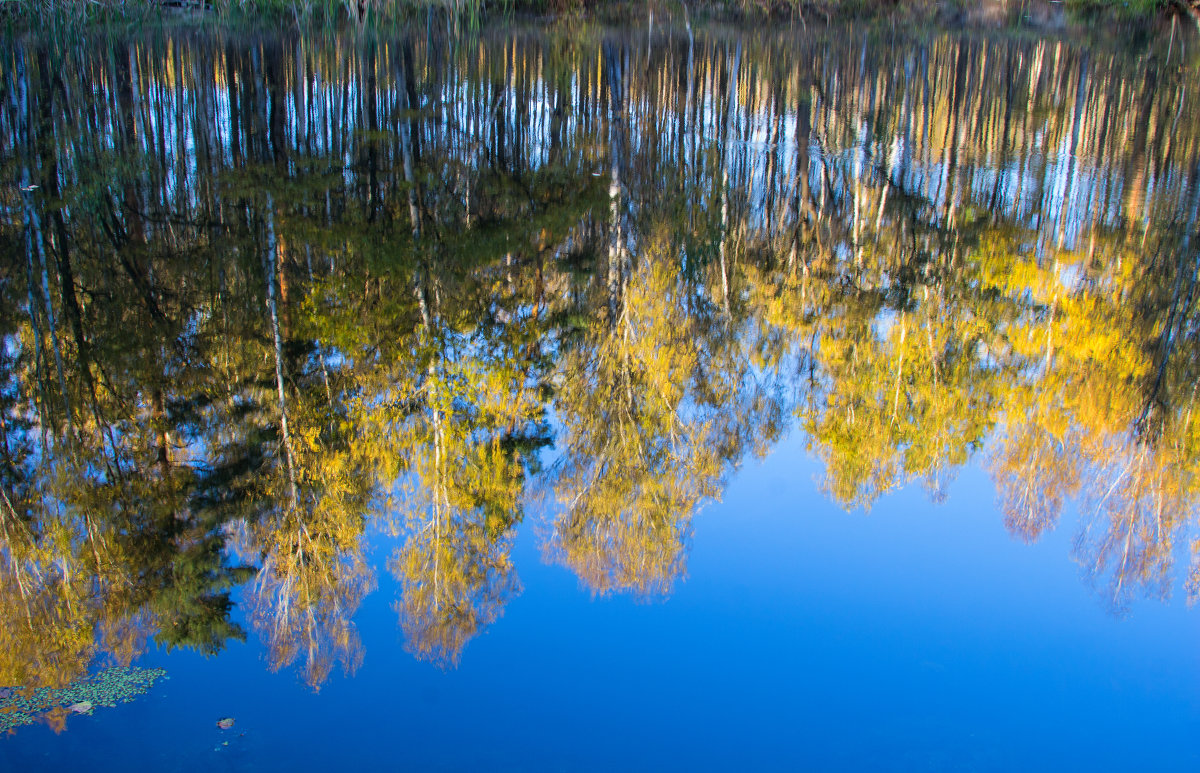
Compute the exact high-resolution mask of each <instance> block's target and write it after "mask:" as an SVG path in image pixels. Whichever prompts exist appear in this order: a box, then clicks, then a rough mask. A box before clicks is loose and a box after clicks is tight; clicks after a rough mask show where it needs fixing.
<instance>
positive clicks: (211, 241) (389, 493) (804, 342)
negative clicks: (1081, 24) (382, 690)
mask: <svg viewBox="0 0 1200 773" xmlns="http://www.w3.org/2000/svg"><path fill="white" fill-rule="evenodd" d="M0 77H2V82H0V89H2V90H3V96H4V100H3V105H2V106H0V136H2V137H3V142H4V143H5V145H6V146H7V147H9V148H12V149H14V152H13V153H9V154H5V156H4V160H3V164H4V166H5V169H4V173H5V179H6V180H8V181H11V182H9V183H8V184H6V185H5V186H4V187H3V188H2V189H0V197H2V199H3V212H4V216H3V220H2V222H0V249H2V250H3V256H4V257H3V263H2V264H0V268H2V271H3V273H2V275H0V294H2V296H3V302H2V303H0V327H2V334H3V336H4V340H5V346H4V347H3V348H2V349H0V360H2V368H0V375H2V379H0V441H2V448H0V453H2V458H0V492H2V493H3V499H2V500H0V545H2V548H0V558H3V564H2V567H0V573H2V574H3V582H0V611H2V613H3V615H4V619H5V620H6V621H7V622H6V624H5V625H4V626H3V627H0V652H2V653H3V654H2V655H0V683H44V684H60V685H61V684H65V683H67V682H69V681H70V680H71V679H72V678H73V677H75V676H76V675H78V674H79V673H80V672H82V671H83V669H85V668H86V666H87V664H88V663H89V662H90V661H91V659H92V658H93V657H94V656H95V655H96V654H98V653H100V652H104V653H108V654H110V655H112V656H113V657H115V658H116V659H117V660H119V661H124V662H128V661H129V660H130V659H132V658H133V657H134V656H136V655H137V654H138V652H140V651H141V649H142V648H143V647H144V644H145V640H146V638H147V637H148V636H154V637H155V638H156V639H157V640H158V641H159V642H160V643H162V644H164V645H166V646H168V647H174V646H186V647H195V648H198V649H200V650H202V651H204V652H209V653H212V652H217V651H219V650H220V649H221V648H222V647H223V645H224V643H225V642H226V641H227V640H228V639H230V638H238V637H242V636H244V633H243V631H242V630H241V629H240V628H239V627H238V625H237V624H236V623H235V622H233V621H232V619H231V609H232V601H231V597H230V594H231V591H232V590H233V589H234V588H235V587H238V586H242V587H244V589H245V590H244V592H245V594H246V597H247V605H248V608H249V611H250V613H249V615H248V616H247V618H248V620H249V622H250V624H251V625H252V626H253V627H254V628H255V630H256V631H257V632H258V633H259V635H261V636H262V637H263V638H264V640H265V641H266V642H267V644H268V646H269V649H270V652H271V661H272V664H273V665H274V666H276V667H280V666H284V665H287V664H290V663H293V662H299V663H300V664H301V665H302V667H303V669H304V672H305V675H306V678H307V679H308V680H309V681H310V682H311V683H313V684H314V685H318V684H320V683H321V682H322V680H323V679H324V678H325V676H326V675H327V674H328V673H329V672H330V670H331V669H332V668H333V667H334V666H336V665H340V666H341V667H342V668H345V669H347V670H351V669H353V668H354V667H355V666H356V665H357V663H358V660H359V659H360V657H361V646H360V644H359V642H358V638H357V635H356V633H355V631H354V626H353V624H352V617H353V614H354V612H355V610H356V608H357V607H358V605H359V603H360V602H361V600H362V599H363V597H364V596H365V594H366V593H368V592H369V591H370V590H371V589H372V588H373V587H374V584H375V576H374V572H373V570H372V568H371V566H370V565H369V563H368V562H367V560H366V558H365V556H364V544H363V543H364V536H365V534H366V533H367V528H368V525H369V524H372V523H375V524H380V525H383V526H385V527H386V528H387V529H390V530H391V531H393V532H394V533H395V534H396V535H397V536H398V537H399V547H397V548H396V550H395V552H394V554H393V555H392V558H391V561H390V562H389V570H390V571H391V572H392V573H393V574H394V575H395V576H396V578H397V579H398V581H399V586H400V589H401V591H400V598H398V599H397V602H396V608H397V610H398V613H399V615H400V621H401V626H402V629H403V631H404V634H405V638H406V640H407V642H408V647H409V649H410V650H411V651H412V652H414V653H415V654H417V655H418V656H420V657H424V658H429V659H432V660H435V661H437V662H441V663H453V662H455V661H456V660H457V658H458V656H459V653H460V652H461V650H462V647H463V646H464V644H465V643H466V641H467V640H468V639H469V638H470V637H471V636H473V635H475V634H477V633H479V632H480V631H481V630H483V629H484V628H485V627H486V626H487V625H489V624H490V623H491V622H493V621H494V620H495V619H496V618H497V617H498V616H499V615H500V614H501V613H502V611H503V607H504V605H505V603H506V601H507V600H508V599H509V598H511V597H512V596H513V594H515V593H516V592H518V591H519V588H520V583H519V580H518V578H517V576H516V572H515V569H514V567H513V565H512V561H511V558H510V549H511V544H512V539H513V535H514V529H515V527H516V525H517V524H518V523H519V522H520V521H521V520H522V518H523V503H524V502H525V501H526V496H527V494H528V493H530V492H531V490H533V489H544V490H545V491H547V492H550V493H551V494H552V500H553V501H554V502H555V503H556V504H555V505H554V507H555V510H554V512H553V514H552V516H551V518H550V522H549V524H548V526H547V529H546V532H545V549H546V552H547V555H548V556H549V557H550V558H551V559H552V560H555V561H559V562H561V563H562V564H564V565H565V566H567V567H569V568H570V569H571V570H572V571H574V572H576V573H577V574H578V576H579V577H580V579H581V581H582V582H583V583H585V584H586V585H587V586H588V587H590V588H591V589H592V590H594V591H595V592H598V593H606V592H610V591H631V592H634V593H638V594H651V595H652V594H661V593H667V592H669V590H670V588H671V587H672V585H673V583H674V582H675V581H676V580H677V579H678V578H679V577H680V576H681V574H682V572H683V570H684V564H685V558H686V552H687V535H688V533H689V529H690V522H691V517H692V515H693V513H694V512H695V510H696V508H697V507H698V506H699V505H700V504H701V503H702V502H703V501H704V500H706V499H709V498H713V497H716V496H719V495H720V493H721V489H722V481H723V480H724V479H725V476H726V475H727V474H728V472H729V470H730V469H731V468H732V467H733V466H735V465H737V464H738V463H739V462H740V460H741V459H742V458H744V457H745V455H747V454H762V453H765V452H766V451H767V450H768V449H769V448H770V446H771V445H772V443H773V442H774V441H775V440H776V439H777V438H778V437H780V435H781V434H782V433H784V432H785V431H787V429H788V427H789V425H791V424H792V423H794V424H795V425H796V426H798V427H800V428H801V429H803V431H804V432H805V433H806V437H807V438H808V441H809V443H810V446H811V448H812V450H813V451H814V452H815V453H816V454H817V455H818V456H819V457H820V458H821V459H822V460H823V461H824V463H825V478H824V485H825V488H826V490H827V491H828V493H829V494H830V496H832V497H834V498H836V499H837V500H838V501H840V502H842V503H844V504H845V505H846V506H847V507H869V506H870V504H871V503H872V502H873V501H875V499H877V498H878V497H879V496H881V495H882V494H884V493H885V492H887V491H889V490H892V489H894V488H896V487H898V486H900V485H904V484H905V483H907V482H910V481H913V480H919V481H921V482H922V484H923V485H924V486H926V487H927V488H928V489H929V491H930V492H931V493H932V494H933V495H934V496H940V495H941V492H942V491H943V490H944V488H945V486H946V484H947V481H948V479H949V478H951V477H952V476H953V474H954V472H955V470H956V469H957V468H958V467H960V466H961V465H962V464H964V463H965V462H966V461H967V460H968V459H970V458H971V457H972V455H979V454H983V455H985V456H986V460H987V464H988V465H989V468H990V469H991V471H992V473H993V476H994V479H995V482H996V486H997V492H998V497H999V501H1000V504H1001V509H1002V512H1003V516H1004V518H1005V522H1006V525H1007V526H1008V528H1009V529H1010V530H1011V531H1012V532H1013V533H1014V534H1015V535H1017V536H1019V537H1021V538H1022V539H1026V540H1033V539H1036V538H1037V536H1038V535H1039V534H1040V533H1042V532H1043V531H1044V530H1046V529H1048V528H1052V527H1053V525H1054V524H1055V523H1056V521H1057V519H1058V518H1059V515H1060V513H1061V512H1062V510H1063V508H1064V507H1065V506H1066V504H1067V503H1068V502H1071V501H1075V502H1077V503H1078V506H1079V507H1080V509H1081V511H1082V512H1083V514H1084V518H1083V522H1084V526H1083V529H1082V530H1081V533H1080V535H1079V538H1078V540H1077V543H1076V545H1077V547H1076V550H1077V558H1078V559H1079V561H1080V562H1081V563H1082V564H1083V566H1084V567H1085V570H1086V573H1087V575H1088V577H1089V578H1091V579H1092V580H1093V581H1095V582H1096V583H1097V584H1098V585H1099V586H1101V587H1103V588H1104V589H1105V594H1106V596H1107V597H1108V598H1109V599H1111V601H1112V603H1113V604H1114V605H1115V606H1118V607H1120V606H1122V605H1124V604H1125V603H1126V602H1127V601H1128V600H1129V599H1130V598H1131V597H1132V596H1133V595H1134V594H1136V593H1139V592H1153V593H1163V592H1166V591H1167V590H1169V588H1170V584H1171V579H1170V578H1171V577H1172V576H1173V568H1172V566H1171V564H1172V558H1173V556H1174V555H1175V548H1176V542H1177V541H1186V540H1188V539H1189V533H1190V525H1191V523H1192V521H1193V520H1194V514H1195V508H1196V500H1197V495H1198V493H1200V492H1198V491H1197V487H1198V479H1197V464H1198V462H1197V460H1198V459H1200V448H1198V447H1197V443H1198V442H1200V436H1198V434H1197V430H1196V429H1195V427H1194V425H1193V423H1192V409H1193V407H1194V405H1195V398H1196V384H1197V383H1200V373H1197V372H1196V370H1197V364H1196V363H1197V362H1200V357H1198V356H1197V355H1198V352H1197V341H1198V338H1197V325H1196V319H1197V316H1196V309H1197V303H1198V299H1197V297H1196V280H1197V270H1198V266H1200V261H1198V259H1197V244H1196V242H1195V239H1196V228H1197V214H1198V209H1200V186H1198V185H1197V178H1198V177H1200V147H1197V142H1198V141H1200V137H1198V136H1197V134H1196V127H1197V126H1200V122H1197V121H1196V120H1195V115H1194V113H1195V110H1194V108H1193V107H1192V105H1194V104H1195V103H1196V100H1197V98H1198V97H1200V94H1197V91H1198V90H1200V89H1198V88H1197V82H1196V81H1195V80H1194V79H1191V78H1187V77H1185V76H1184V75H1181V74H1180V73H1179V72H1177V71H1173V70H1172V71H1168V70H1163V69H1160V68H1159V66H1158V65H1157V63H1156V60H1155V59H1154V57H1153V56H1151V55H1146V56H1143V57H1141V58H1138V59H1133V58H1130V57H1125V56H1118V55H1116V54H1103V55H1101V54H1096V53H1093V54H1091V55H1086V54H1083V53H1081V52H1080V51H1077V50H1075V49H1073V48H1071V47H1070V46H1066V45H1063V44H1058V43H1046V42H1036V41H1000V42H992V41H988V42H984V41H974V40H958V39H951V38H936V39H934V40H932V41H929V42H925V43H919V44H916V45H908V46H903V47H895V46H876V45H871V43H870V41H869V40H864V39H856V40H855V41H848V40H846V39H845V38H843V37H837V38H832V37H831V38H829V39H823V38H821V37H805V38H804V39H803V40H797V39H793V38H791V37H788V36H786V35H781V36H776V37H772V36H765V37H763V38H761V39H755V40H753V41H751V40H748V39H738V38H729V37H726V36H724V35H722V34H720V33H719V32H713V33H711V34H699V35H696V36H693V35H692V34H691V33H688V34H686V35H684V34H682V33H681V34H677V35H671V36H666V35H655V36H651V37H650V38H649V39H648V40H647V39H644V38H642V37H640V36H639V37H638V39H637V41H636V42H634V41H631V40H626V39H623V38H621V37H617V36H613V35H610V34H608V33H606V32H605V31H603V30H601V29H597V28H583V29H575V30H572V34H571V35H564V34H560V33H557V32H554V31H526V32H519V33H518V34H515V35H512V36H503V37H501V36H497V37H496V38H494V39H493V38H488V37H485V38H483V39H482V40H478V41H472V42H470V43H468V42H465V41H455V40H450V39H443V38H439V37H426V36H424V34H422V35H421V36H418V37H413V38H403V39H400V40H393V41H383V40H380V41H371V40H356V41H349V40H340V41H333V40H330V41H321V40H320V39H319V38H305V39H298V38H288V37H271V38H241V37H237V38H228V39H225V38H220V37H213V36H211V35H210V34H209V33H205V34H204V35H189V34H176V35H173V36H162V37H154V36H151V37H149V38H147V39H145V40H143V41H140V42H136V43H132V42H128V41H124V40H117V39H108V38H96V39H93V40H90V41H87V44H86V45H85V44H84V43H83V42H76V43H74V44H71V45H66V46H61V47H52V46H49V45H38V44H34V43H22V44H16V45H13V46H11V47H10V48H9V49H8V50H7V51H6V53H5V66H4V68H3V76H0ZM85 92H86V94H87V95H88V96H87V97H84V96H83V94H84V93H85ZM551 444H553V445H555V446H557V449H556V453H555V454H554V455H553V459H554V461H553V464H552V465H550V466H548V467H547V468H545V469H543V467H542V466H541V462H540V461H539V460H540V459H541V458H542V457H541V455H540V453H539V449H542V448H543V447H546V446H548V445H551ZM1198 547H1200V545H1198ZM234 557H236V558H237V560H234ZM242 562H244V563H242ZM1193 575H1194V576H1195V577H1200V569H1194V570H1193ZM1197 584H1200V582H1198V583H1197Z"/></svg>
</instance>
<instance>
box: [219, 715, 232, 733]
mask: <svg viewBox="0 0 1200 773" xmlns="http://www.w3.org/2000/svg"><path fill="white" fill-rule="evenodd" d="M217 727H219V728H221V729H222V730H228V729H229V728H231V727H233V717H224V718H222V719H218V720H217Z"/></svg>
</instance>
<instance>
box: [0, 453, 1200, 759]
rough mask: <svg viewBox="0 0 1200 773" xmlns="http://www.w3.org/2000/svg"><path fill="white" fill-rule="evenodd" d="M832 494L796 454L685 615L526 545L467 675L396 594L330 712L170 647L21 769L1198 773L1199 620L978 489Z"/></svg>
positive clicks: (738, 507) (388, 596)
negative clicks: (405, 637)
mask: <svg viewBox="0 0 1200 773" xmlns="http://www.w3.org/2000/svg"><path fill="white" fill-rule="evenodd" d="M819 474H820V470H819V467H818V465H817V464H816V463H814V461H813V460H812V459H810V458H809V457H808V456H807V455H806V453H805V450H804V444H803V442H802V439H801V438H797V437H792V438H789V439H787V440H785V441H784V442H782V443H781V444H780V445H779V446H778V447H777V448H776V449H775V450H774V451H773V452H772V453H771V454H770V455H769V456H768V457H767V458H766V459H765V460H763V461H761V462H758V461H750V462H748V463H746V464H745V465H744V466H743V467H742V468H741V469H740V470H739V471H738V472H737V474H736V475H735V476H734V477H733V478H732V480H731V482H730V484H729V487H728V489H727V491H726V494H725V496H724V499H723V501H721V502H719V503H715V504H711V505H709V506H707V507H706V508H704V509H703V510H702V511H701V513H700V514H699V515H698V516H697V518H696V520H695V532H694V539H693V543H692V546H691V551H690V554H689V558H688V564H687V574H688V576H687V578H686V581H683V582H680V583H679V584H678V585H677V588H676V590H675V592H674V593H673V594H672V595H671V597H670V598H669V599H666V600H660V601H656V602H653V603H646V602H639V601H636V600H632V599H630V598H628V597H622V596H617V597H609V598H599V599H597V598H593V597H592V595H591V594H590V593H589V592H588V591H587V590H585V589H583V588H581V587H580V586H579V583H578V581H577V580H576V579H575V577H574V576H573V575H572V574H570V573H569V572H568V571H567V570H565V569H563V568H561V567H558V566H552V565H546V564H545V563H543V562H542V561H541V560H540V559H541V556H540V552H539V548H538V544H537V540H536V538H535V535H534V529H533V528H532V526H533V524H530V523H527V524H526V525H525V526H524V527H523V528H522V529H521V531H520V536H519V538H518V540H517V543H516V547H515V550H514V560H515V562H516V564H517V567H518V571H519V573H520V577H521V581H522V583H523V585H524V591H523V592H522V593H521V594H520V596H519V597H518V598H516V599H514V600H513V601H512V602H510V603H509V605H508V606H507V608H506V610H505V613H504V615H503V617H502V618H501V619H500V620H498V621H497V622H496V623H495V624H494V625H492V626H491V627H490V628H489V629H488V630H487V631H486V632H485V633H483V634H482V635H480V636H479V637H478V638H476V639H475V640H473V641H471V642H470V643H469V644H468V645H467V648H466V651H465V653H464V654H463V657H462V660H461V663H460V665H459V666H458V668H456V669H450V670H443V669H439V668H437V667H435V666H433V665H430V664H428V663H424V662H421V661H418V660H416V659H414V658H412V657H411V656H410V655H408V654H407V653H406V652H404V651H403V649H402V642H401V641H400V636H399V632H398V628H397V624H396V614H395V612H394V611H393V610H392V608H391V604H392V602H393V600H394V598H395V590H394V587H393V586H392V581H391V580H390V577H389V575H387V574H385V573H384V574H381V577H380V587H379V589H378V590H377V591H376V592H375V593H373V594H372V595H370V596H368V598H367V600H366V601H365V602H364V603H363V605H362V608H361V609H360V611H359V613H358V615H357V616H356V618H355V619H356V621H357V624H358V628H359V630H360V632H361V635H362V638H363V643H364V646H365V650H366V655H365V659H364V662H363V664H362V666H361V668H360V669H359V671H358V672H357V673H356V674H355V675H354V676H353V677H345V676H343V675H341V674H340V673H337V672H335V674H334V675H333V676H332V677H331V678H330V679H329V681H328V682H327V683H326V684H325V685H324V686H323V687H322V688H321V689H320V691H319V692H315V693H314V692H313V691H312V690H310V689H309V688H308V687H307V686H306V685H305V684H304V683H303V681H302V680H301V679H299V677H298V676H297V675H296V673H295V672H293V671H291V670H287V669H285V670H283V671H281V672H278V673H270V672H269V671H268V670H267V668H266V664H265V662H264V654H263V652H262V651H261V649H260V647H259V646H258V645H257V644H256V643H255V639H254V637H253V636H252V637H251V639H250V641H249V643H247V644H236V643H235V644H233V645H231V646H230V647H229V650H228V651H227V652H225V653H224V654H223V655H221V656H220V657H219V658H215V659H205V658H203V657H200V656H197V655H195V654H192V653H188V652H178V653H175V654H172V655H164V654H163V653H161V652H152V653H150V654H148V655H147V656H146V657H145V658H144V660H143V661H142V664H144V665H161V666H163V667H165V668H166V669H167V670H168V672H169V675H170V678H169V680H167V681H162V682H160V683H159V684H158V685H156V686H155V687H154V688H153V690H152V691H151V692H150V694H149V695H147V696H145V697H143V698H142V699H140V700H138V701H135V702H133V703H129V704H124V705H121V706H119V707H117V708H115V709H108V710H103V711H97V713H96V714H95V715H94V716H89V717H78V718H73V719H72V720H71V721H70V725H69V729H68V731H67V732H64V733H62V734H61V735H57V736H55V735H53V734H52V733H51V732H50V731H49V730H48V729H46V728H44V727H42V726H34V727H29V728H26V729H23V730H22V731H21V732H20V733H19V734H17V735H16V736H14V737H12V738H9V739H7V740H6V741H4V742H3V743H0V766H2V767H3V769H4V770H13V771H18V770H22V771H23V770H68V769H78V766H80V765H84V766H86V768H87V769H89V770H94V771H110V770H111V771H127V770H131V769H143V770H185V771H193V770H195V771H201V770H213V771H225V770H229V771H252V770H261V771H271V770H289V769H300V770H323V769H324V770H328V769H347V770H356V769H363V770H368V769H370V770H434V771H438V770H446V771H452V770H613V769H626V770H697V769H725V770H729V769H746V770H750V769H756V770H796V769H832V768H841V769H859V770H869V769H889V770H1012V769H1029V770H1082V769H1093V770H1117V769H1141V770H1194V769H1196V766H1197V764H1198V763H1200V750H1198V749H1197V745H1196V738H1197V735H1196V731H1197V730H1198V729H1200V657H1198V656H1197V647H1196V645H1197V642H1200V618H1197V616H1196V615H1195V614H1192V613H1190V612H1189V610H1188V608H1187V606H1186V604H1185V603H1184V599H1183V598H1174V599H1172V600H1170V601H1169V602H1167V603H1161V602H1157V601H1155V602H1144V603H1138V604H1136V605H1134V608H1133V609H1132V610H1131V612H1130V613H1129V614H1128V615H1127V616H1126V617H1124V618H1123V619H1121V618H1117V617H1114V616H1113V615H1112V614H1110V613H1109V612H1108V611H1107V609H1106V607H1105V606H1104V604H1103V603H1102V602H1101V601H1100V600H1099V599H1098V598H1097V596H1096V594H1095V593H1094V592H1092V591H1090V590H1089V588H1088V586H1087V585H1086V583H1084V582H1081V578H1080V569H1079V567H1078V566H1077V564H1076V563H1075V562H1073V561H1072V560H1070V558H1069V553H1070V544H1071V539H1072V526H1073V524H1071V523H1070V522H1065V523H1062V524H1060V525H1059V527H1058V528H1057V529H1056V530H1055V531H1054V532H1052V533H1050V534H1047V535H1045V536H1044V537H1043V538H1042V539H1041V540H1040V541H1039V542H1038V543H1036V544H1034V545H1025V544H1023V543H1021V542H1019V541H1016V540H1014V539H1012V538H1010V537H1009V536H1008V534H1007V533H1006V532H1005V531H1004V528H1003V526H1002V523H1001V519H1000V516H999V514H998V513H997V512H996V511H995V509H994V507H993V506H992V504H991V500H992V486H991V483H990V481H989V480H988V479H987V477H986V475H984V474H983V473H981V472H980V471H979V470H977V469H975V468H974V467H968V468H966V469H964V470H962V472H961V474H960V475H959V476H958V478H957V480H955V481H954V482H953V483H952V484H951V485H950V486H949V488H948V498H947V500H946V502H944V503H943V504H940V505H937V504H932V503H931V502H930V501H929V500H928V497H927V496H926V494H925V493H924V492H923V491H921V490H920V489H919V488H918V487H915V486H910V487H908V488H905V489H904V490H902V491H899V492H897V493H895V494H894V495H892V496H889V497H885V498H884V499H882V500H881V501H880V502H878V504H877V505H876V506H875V507H874V508H873V509H872V510H871V512H870V513H869V514H864V513H862V512H854V513H846V512H844V511H842V510H841V509H840V508H838V507H836V506H835V505H833V504H831V503H830V502H829V501H828V499H827V498H826V497H824V496H823V495H822V494H821V493H820V492H819V491H818V488H817V479H818V478H819ZM384 542H385V541H384V540H382V539H381V540H379V545H378V548H379V549H383V547H384ZM224 716H232V717H234V718H235V719H236V724H235V726H234V728H233V729H231V730H229V731H222V730H219V729H218V728H217V727H216V726H215V721H216V720H217V719H218V718H220V717H224ZM225 744H228V745H225Z"/></svg>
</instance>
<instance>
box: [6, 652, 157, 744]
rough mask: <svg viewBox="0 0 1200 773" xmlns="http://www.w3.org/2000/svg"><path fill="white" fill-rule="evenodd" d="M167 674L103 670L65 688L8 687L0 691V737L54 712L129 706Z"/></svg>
mask: <svg viewBox="0 0 1200 773" xmlns="http://www.w3.org/2000/svg"><path fill="white" fill-rule="evenodd" d="M166 673H167V672H166V671H164V670H163V669H161V668H132V667H116V668H104V669H101V670H99V671H97V672H96V673H94V674H91V675H88V676H84V677H80V678H79V679H76V680H75V681H74V682H71V683H70V684H69V685H67V686H66V687H27V686H21V685H14V686H12V687H5V688H3V689H2V690H0V733H10V732H13V731H15V730H16V729H17V728H18V727H21V726H22V725H32V724H33V723H34V722H36V721H38V720H39V719H41V718H42V717H45V716H47V715H50V714H51V713H52V712H55V711H59V712H63V711H65V712H66V713H67V714H91V713H92V711H94V710H95V709H97V708H101V707H104V708H112V707H114V706H116V705H117V704H118V703H128V702H130V701H132V700H134V699H135V698H137V697H139V696H141V695H144V694H146V693H147V692H149V690H150V688H151V687H153V686H154V683H155V682H156V681H157V680H159V679H161V678H162V677H164V676H166Z"/></svg>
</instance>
